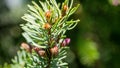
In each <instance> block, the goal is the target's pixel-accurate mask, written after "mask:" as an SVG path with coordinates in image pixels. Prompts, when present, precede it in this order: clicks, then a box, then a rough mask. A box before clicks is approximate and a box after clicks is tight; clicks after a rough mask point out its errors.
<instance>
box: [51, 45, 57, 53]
mask: <svg viewBox="0 0 120 68" xmlns="http://www.w3.org/2000/svg"><path fill="white" fill-rule="evenodd" d="M50 52H51V54H52V55H57V54H58V46H54V47H53V48H51V49H50Z"/></svg>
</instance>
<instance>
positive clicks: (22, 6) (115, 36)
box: [0, 0, 120, 68]
mask: <svg viewBox="0 0 120 68" xmlns="http://www.w3.org/2000/svg"><path fill="white" fill-rule="evenodd" d="M36 1H38V0H36ZM62 1H63V0H57V2H62ZM30 2H31V0H1V1H0V65H4V63H11V59H12V58H13V57H14V56H15V55H16V53H17V51H18V50H19V47H20V43H21V42H24V41H25V39H24V38H23V37H22V35H21V33H22V32H23V31H22V30H21V28H20V26H19V24H21V23H25V21H23V20H22V19H21V16H23V14H24V13H25V12H26V10H27V9H28V8H27V6H26V4H30ZM77 4H80V5H81V6H80V7H79V9H78V10H77V11H76V13H75V14H74V15H72V16H71V18H70V19H80V20H81V21H80V22H79V24H78V25H77V27H76V28H74V29H73V30H71V31H68V32H67V33H66V35H67V37H70V38H71V43H70V45H69V46H70V49H71V50H70V51H69V52H68V56H69V57H68V58H67V59H66V61H67V62H69V67H70V68H120V0H74V5H73V6H76V5H77Z"/></svg>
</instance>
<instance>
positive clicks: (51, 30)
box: [12, 0, 79, 68]
mask: <svg viewBox="0 0 120 68" xmlns="http://www.w3.org/2000/svg"><path fill="white" fill-rule="evenodd" d="M72 5H73V0H70V1H69V0H65V1H64V2H63V3H62V4H60V3H57V2H56V0H44V1H39V4H38V3H35V2H34V1H32V5H28V7H29V10H28V13H26V14H24V16H23V17H22V19H24V20H25V21H27V23H25V24H21V25H20V26H21V28H22V29H23V30H24V32H23V33H22V35H23V36H24V38H25V39H26V43H22V44H21V51H18V55H17V56H15V58H14V59H13V60H12V61H13V63H14V65H19V67H20V68H23V67H24V68H68V63H66V62H64V61H63V59H65V58H66V57H67V56H66V54H67V49H69V47H68V46H67V45H68V44H69V43H70V38H66V35H65V33H66V31H67V30H71V29H73V28H74V27H75V26H76V25H77V23H78V22H79V20H70V21H68V18H69V17H70V16H71V15H72V14H73V13H74V12H75V11H76V10H77V8H78V7H79V5H77V6H76V7H73V8H72Z"/></svg>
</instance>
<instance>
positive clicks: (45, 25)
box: [43, 23, 51, 29]
mask: <svg viewBox="0 0 120 68" xmlns="http://www.w3.org/2000/svg"><path fill="white" fill-rule="evenodd" d="M43 28H45V29H50V28H51V25H50V24H49V23H45V24H44V25H43Z"/></svg>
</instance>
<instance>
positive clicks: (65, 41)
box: [62, 38, 70, 46]
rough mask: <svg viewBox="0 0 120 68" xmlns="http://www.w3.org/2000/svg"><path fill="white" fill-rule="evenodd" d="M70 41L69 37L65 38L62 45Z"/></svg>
mask: <svg viewBox="0 0 120 68" xmlns="http://www.w3.org/2000/svg"><path fill="white" fill-rule="evenodd" d="M69 43H70V38H66V39H65V40H63V42H62V46H66V45H68V44H69Z"/></svg>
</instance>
